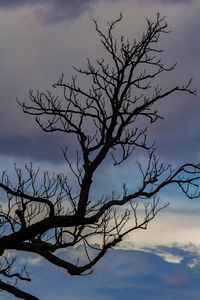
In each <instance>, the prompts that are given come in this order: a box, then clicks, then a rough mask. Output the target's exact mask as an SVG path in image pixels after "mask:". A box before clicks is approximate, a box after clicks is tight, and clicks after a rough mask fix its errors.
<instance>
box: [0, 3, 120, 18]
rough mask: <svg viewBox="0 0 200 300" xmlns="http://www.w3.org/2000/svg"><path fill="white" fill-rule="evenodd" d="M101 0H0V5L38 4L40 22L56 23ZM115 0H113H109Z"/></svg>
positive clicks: (13, 7) (4, 6)
mask: <svg viewBox="0 0 200 300" xmlns="http://www.w3.org/2000/svg"><path fill="white" fill-rule="evenodd" d="M98 1H102V0H73V1H71V0H35V1H31V0H28V1H27V0H22V1H21V0H15V1H7V0H0V7H1V8H4V9H15V8H20V7H22V6H25V5H31V6H33V5H36V4H40V5H41V8H39V9H38V10H36V17H37V18H38V19H39V20H40V21H41V23H42V24H47V23H56V22H60V21H63V20H69V19H74V18H77V17H79V16H80V15H81V14H82V13H83V12H84V11H85V10H87V9H88V8H89V7H90V6H91V4H94V3H95V2H98ZM110 1H115V0H110Z"/></svg>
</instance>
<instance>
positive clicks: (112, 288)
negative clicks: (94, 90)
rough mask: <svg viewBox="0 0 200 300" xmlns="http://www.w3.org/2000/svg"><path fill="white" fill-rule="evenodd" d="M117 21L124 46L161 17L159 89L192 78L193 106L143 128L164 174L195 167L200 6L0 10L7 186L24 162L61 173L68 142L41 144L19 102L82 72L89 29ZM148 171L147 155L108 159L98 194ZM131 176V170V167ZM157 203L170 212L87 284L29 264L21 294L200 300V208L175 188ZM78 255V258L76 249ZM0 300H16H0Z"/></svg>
mask: <svg viewBox="0 0 200 300" xmlns="http://www.w3.org/2000/svg"><path fill="white" fill-rule="evenodd" d="M121 12H122V14H123V19H122V22H121V23H120V24H119V26H118V27H117V28H118V29H117V32H116V34H119V35H120V34H124V35H125V36H127V37H128V38H129V39H130V40H131V39H132V38H136V39H137V38H138V39H139V37H141V35H142V33H143V31H145V28H146V18H150V19H151V20H153V19H155V17H156V13H157V12H159V13H160V14H161V16H166V20H167V23H168V25H169V30H170V31H171V32H170V33H169V34H166V35H164V36H162V38H161V41H160V48H162V49H164V50H165V51H164V52H163V53H162V58H163V61H164V62H165V63H166V64H167V65H172V64H173V63H175V62H177V67H176V69H175V71H173V72H170V73H168V74H167V75H168V76H167V77H166V78H161V80H160V82H159V83H160V85H161V86H162V87H163V89H167V88H169V87H173V86H175V85H177V84H180V85H183V84H186V83H187V82H188V80H189V79H190V78H193V82H192V87H193V88H197V96H196V97H195V96H192V95H189V94H185V95H183V94H174V95H173V96H171V97H169V98H168V99H167V101H166V100H165V102H164V103H162V104H161V105H160V106H159V110H160V113H161V115H162V116H163V117H164V118H165V119H164V120H159V121H158V122H156V124H154V125H152V126H151V127H150V128H149V139H150V141H154V140H155V141H156V146H157V155H158V156H159V158H160V160H161V161H163V162H164V163H166V164H173V165H174V166H180V165H181V164H182V163H185V162H191V163H199V162H200V126H199V124H200V122H199V120H200V117H199V115H200V97H199V83H200V58H199V57H200V34H199V31H200V18H199V15H200V1H199V0H108V1H106V0H105V1H103V0H73V1H70V0H0V70H1V72H0V88H1V94H0V104H1V105H0V170H1V171H3V170H7V172H8V174H10V177H11V178H12V177H13V170H14V168H13V166H14V162H16V164H17V166H18V167H21V168H23V167H24V165H25V163H26V162H30V161H32V162H33V164H34V166H35V167H37V166H40V168H41V169H42V170H49V171H50V172H53V171H54V172H55V173H60V172H63V173H66V172H68V170H66V164H65V160H64V158H63V155H62V152H61V148H62V147H63V148H64V147H65V146H66V145H67V146H69V149H70V151H71V152H70V155H71V159H72V160H73V158H74V156H73V153H74V152H75V145H76V143H75V142H74V141H73V138H72V137H67V136H66V135H61V134H59V135H58V134H55V133H53V134H45V133H43V132H42V131H41V129H40V128H39V127H38V126H37V124H36V123H35V121H34V118H32V117H30V116H27V115H24V114H23V112H22V111H21V108H20V107H19V105H18V104H17V102H16V98H18V99H20V100H23V101H26V100H27V99H28V91H29V89H30V88H31V89H33V90H40V91H45V90H47V89H51V87H52V84H53V83H55V82H57V80H58V79H59V77H60V75H61V74H62V73H64V74H65V79H66V81H70V79H71V76H72V75H74V74H75V73H74V70H73V68H72V67H73V66H77V67H79V66H84V65H86V63H87V61H86V59H87V57H90V58H91V59H92V60H93V61H95V59H98V58H100V57H102V56H103V55H104V52H103V50H102V47H101V45H100V43H99V42H98V37H97V34H96V32H95V29H94V24H93V22H92V20H93V19H96V20H97V21H98V22H99V24H100V25H101V26H102V27H104V26H105V25H106V22H107V21H111V20H113V19H115V18H116V17H118V16H119V15H120V13H121ZM136 160H139V161H140V162H141V163H142V162H143V161H145V152H144V153H143V154H141V153H140V154H138V156H137V157H133V158H132V159H129V160H128V161H127V162H126V163H125V164H124V165H122V166H121V167H114V166H113V165H112V161H111V160H109V159H108V161H107V163H106V164H105V165H102V166H101V168H100V169H99V171H98V174H97V176H96V181H95V192H96V193H97V195H101V193H102V191H103V193H104V194H106V193H109V192H112V190H115V191H117V192H120V188H121V186H122V184H123V183H124V182H127V186H128V187H129V189H131V188H133V178H134V176H136V173H135V172H136V169H135V167H134V163H135V161H136ZM131 166H133V167H131ZM160 200H161V203H166V202H170V205H169V207H168V208H166V209H165V210H163V211H162V212H160V214H159V215H158V216H157V218H156V219H155V220H153V221H152V223H150V224H149V227H148V230H147V231H137V232H134V233H132V234H130V235H129V236H127V238H126V239H125V240H124V241H123V242H122V243H121V244H119V246H118V248H117V249H116V250H110V251H109V252H108V254H107V255H106V256H105V257H104V258H103V259H102V261H101V262H100V263H99V264H98V265H97V266H96V268H95V270H94V272H93V274H92V275H90V276H87V277H73V278H72V277H70V276H69V275H68V274H67V273H66V272H64V271H63V270H59V269H58V268H56V267H54V266H52V265H50V264H47V263H46V262H44V261H43V260H41V259H39V258H38V257H35V256H32V255H29V256H27V255H20V256H19V261H20V262H21V263H24V262H26V260H28V262H29V269H28V270H29V271H30V273H31V277H32V283H26V284H24V283H23V284H22V285H19V286H22V287H23V289H24V290H26V291H27V292H32V293H33V294H34V295H35V296H38V297H40V298H41V300H66V299H69V300H93V299H94V300H122V299H127V300H132V299H137V300H160V299H162V300H176V299H180V300H199V295H200V215H199V214H200V199H194V200H189V199H187V198H186V197H185V195H184V194H183V193H181V192H180V191H179V190H178V189H177V188H176V187H174V186H172V187H171V188H170V189H166V190H163V191H162V193H161V194H160ZM76 251H81V249H76ZM0 298H1V299H2V300H13V299H15V298H14V297H13V296H11V295H9V294H6V293H4V292H3V293H1V294H0Z"/></svg>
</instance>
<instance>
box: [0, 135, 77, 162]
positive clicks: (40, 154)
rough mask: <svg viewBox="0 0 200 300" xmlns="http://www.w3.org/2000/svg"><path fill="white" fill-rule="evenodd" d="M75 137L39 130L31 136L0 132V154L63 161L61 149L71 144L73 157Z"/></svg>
mask: <svg viewBox="0 0 200 300" xmlns="http://www.w3.org/2000/svg"><path fill="white" fill-rule="evenodd" d="M73 144H75V141H74V139H73V137H72V136H71V137H69V136H68V137H67V138H66V139H65V137H63V135H61V134H60V135H59V134H56V135H55V134H53V135H52V134H46V133H43V132H39V133H38V134H35V135H34V137H33V138H32V137H31V136H30V137H28V136H20V135H19V134H18V133H16V135H12V134H7V135H6V134H3V133H1V134H0V155H4V156H8V157H14V158H15V159H16V160H17V158H22V159H25V160H27V161H39V162H40V161H44V162H51V163H52V164H59V163H63V162H64V161H65V160H64V157H63V154H62V151H61V149H62V148H64V149H65V147H66V146H68V145H70V147H69V150H70V149H71V150H72V151H70V153H72V154H71V158H72V159H73V153H74V151H73Z"/></svg>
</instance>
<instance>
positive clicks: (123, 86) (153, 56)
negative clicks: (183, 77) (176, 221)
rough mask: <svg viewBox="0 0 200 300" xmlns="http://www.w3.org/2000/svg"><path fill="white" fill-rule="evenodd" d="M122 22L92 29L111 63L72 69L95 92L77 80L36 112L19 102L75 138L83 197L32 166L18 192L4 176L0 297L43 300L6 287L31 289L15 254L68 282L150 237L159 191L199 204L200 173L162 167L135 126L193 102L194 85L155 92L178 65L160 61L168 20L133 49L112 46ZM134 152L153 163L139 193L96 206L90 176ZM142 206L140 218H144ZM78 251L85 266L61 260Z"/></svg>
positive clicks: (47, 96)
mask: <svg viewBox="0 0 200 300" xmlns="http://www.w3.org/2000/svg"><path fill="white" fill-rule="evenodd" d="M121 19H122V16H121V15H120V17H119V18H118V19H116V20H114V21H112V22H111V23H108V27H107V30H106V31H105V33H104V31H103V30H101V29H100V28H99V26H98V24H97V22H96V21H94V24H95V28H96V32H97V34H98V35H99V38H100V41H101V43H102V45H103V47H104V50H106V52H107V54H108V55H109V56H108V63H106V60H105V59H104V58H101V59H99V60H97V61H96V64H95V65H93V64H92V63H91V61H90V60H89V59H88V60H87V67H86V69H81V68H78V69H77V68H75V70H76V71H77V72H78V73H79V74H80V75H84V76H86V77H87V78H89V79H90V83H91V85H90V87H89V88H87V89H84V88H81V87H80V86H79V85H78V83H77V79H76V77H74V78H72V82H71V83H66V82H65V81H64V77H63V76H61V78H60V79H59V81H58V82H57V83H56V84H54V88H56V89H59V93H60V94H59V95H60V96H59V97H56V96H54V94H53V93H52V92H50V91H47V92H46V93H44V92H41V93H40V92H36V93H34V92H33V91H32V90H31V91H30V94H29V99H30V103H23V102H19V101H18V102H19V104H20V105H21V107H22V108H23V111H24V112H25V113H27V114H29V115H33V116H36V122H37V123H38V124H39V126H40V127H41V128H42V130H44V131H45V132H54V131H59V132H63V133H64V134H67V135H74V137H75V138H76V139H77V142H78V144H77V145H78V148H77V159H76V163H74V161H73V159H70V157H69V154H68V152H67V149H65V150H63V154H64V157H65V160H66V162H67V164H68V168H69V169H70V170H71V172H72V174H73V175H74V176H75V178H76V181H77V184H78V192H77V189H76V190H73V188H72V186H70V184H69V182H68V180H67V178H66V176H65V175H64V174H58V175H53V176H50V174H49V173H48V172H44V173H42V175H41V173H40V172H39V170H34V168H33V166H32V164H30V165H26V166H25V173H24V174H23V172H22V170H21V169H18V168H17V167H15V174H16V182H15V184H14V183H12V182H11V180H10V179H9V177H8V176H7V175H6V173H5V172H4V173H3V174H2V177H1V182H0V187H1V189H2V190H3V191H5V193H6V195H7V206H5V205H2V207H1V211H0V225H1V226H0V228H1V237H0V253H1V269H0V275H1V280H0V288H1V289H2V290H4V291H7V292H9V293H11V294H13V295H15V296H16V297H18V298H22V299H37V298H36V297H34V296H32V295H29V294H27V293H25V292H24V291H22V290H20V289H19V288H17V287H16V286H15V283H16V282H15V283H13V282H12V281H11V282H9V283H5V282H4V281H3V278H9V279H10V280H11V279H15V280H28V281H30V278H29V275H28V273H27V271H26V268H25V267H24V268H23V269H22V271H21V272H19V273H13V272H12V267H13V265H14V263H15V257H14V256H13V255H14V253H15V254H16V253H17V252H18V251H25V252H29V253H34V254H37V255H39V256H41V257H42V258H44V259H45V260H47V261H49V262H51V263H52V264H54V265H55V266H58V267H61V268H64V269H66V271H67V272H68V273H69V274H71V275H83V274H88V273H90V272H91V271H92V269H93V267H94V265H95V264H96V263H97V262H98V261H99V260H100V259H101V258H102V257H103V256H104V254H105V253H106V252H107V250H108V249H110V248H112V247H114V246H116V245H117V244H118V243H120V241H122V239H123V238H124V236H125V235H127V234H130V233H131V232H132V231H134V230H137V229H146V228H147V225H148V223H149V222H150V221H151V220H152V219H154V217H155V216H156V215H157V213H158V212H159V211H160V210H161V209H162V208H164V207H166V206H167V204H165V205H161V206H160V204H159V198H158V194H159V192H160V191H161V190H162V189H163V188H165V187H167V186H168V185H172V184H176V185H177V186H178V187H180V188H181V190H182V191H183V193H184V194H186V195H187V196H188V197H189V198H191V199H192V198H197V197H199V190H198V188H199V186H198V184H197V180H198V179H200V167H199V165H194V164H184V165H182V166H181V167H179V168H177V169H175V168H173V167H172V166H171V165H167V166H165V165H164V164H162V163H160V162H159V160H158V159H157V157H156V155H155V146H154V144H153V145H149V144H148V142H147V129H144V128H140V126H139V124H141V121H140V122H138V120H143V121H145V122H146V120H148V121H149V124H151V123H153V122H155V121H156V120H158V119H159V118H161V116H160V115H159V113H158V111H156V110H155V109H154V106H155V104H156V103H157V102H159V101H163V100H164V99H166V98H167V97H168V96H169V95H171V94H174V93H176V92H180V93H182V92H183V93H189V94H192V95H195V90H192V89H191V88H190V85H191V80H190V81H189V82H188V83H186V84H185V85H183V86H175V87H172V88H171V89H168V90H166V91H163V90H162V89H161V88H160V87H159V86H158V85H155V79H156V80H157V79H158V78H159V75H160V74H161V73H162V72H170V71H173V69H174V68H175V65H173V66H171V67H166V66H164V65H163V63H162V61H161V59H160V58H158V56H159V54H160V52H162V50H160V49H158V48H157V43H158V41H159V38H160V35H162V34H164V33H167V32H168V31H167V23H166V21H165V18H161V17H160V15H159V14H158V15H157V17H156V19H155V21H151V20H147V29H146V32H145V33H143V35H142V37H141V39H140V40H139V41H136V40H134V41H133V42H130V41H129V40H126V39H125V38H124V37H123V36H122V37H121V39H116V38H115V37H114V34H113V31H114V29H115V26H116V25H117V24H118V23H119V22H120V21H121ZM88 128H89V129H90V130H89V131H88ZM137 148H141V149H143V150H144V151H145V153H147V156H148V163H147V165H146V166H143V165H140V164H138V167H139V173H140V176H141V183H140V185H139V186H138V188H137V189H136V190H135V191H134V192H129V191H128V188H127V186H126V185H125V184H123V186H122V191H121V195H116V194H115V193H113V192H112V191H111V193H110V195H107V196H105V195H104V196H102V198H101V199H99V198H98V197H97V196H96V198H95V197H92V198H91V186H92V184H93V183H92V182H93V179H94V174H95V172H96V171H97V170H98V167H99V166H100V165H101V164H102V163H103V162H104V160H105V158H106V157H107V156H108V154H109V153H110V154H111V157H112V159H113V162H114V165H119V164H121V163H123V162H124V161H126V160H127V159H128V158H129V157H130V156H131V155H132V154H133V151H134V150H135V149H137ZM138 176H139V175H138ZM106 180H109V179H108V178H106ZM141 203H142V205H144V214H143V216H142V217H141V215H140V214H138V208H140V207H141ZM97 243H98V245H99V246H96V244H97ZM77 245H82V249H83V250H84V253H85V258H86V259H87V260H83V259H82V260H81V257H80V259H79V258H78V259H77V261H70V260H65V259H64V258H63V257H62V255H61V254H60V253H62V251H66V253H67V249H68V248H71V249H74V251H75V246H77ZM58 250H59V251H58ZM61 250H62V251H61ZM10 251H11V252H10ZM12 253H13V254H12Z"/></svg>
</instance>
